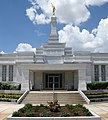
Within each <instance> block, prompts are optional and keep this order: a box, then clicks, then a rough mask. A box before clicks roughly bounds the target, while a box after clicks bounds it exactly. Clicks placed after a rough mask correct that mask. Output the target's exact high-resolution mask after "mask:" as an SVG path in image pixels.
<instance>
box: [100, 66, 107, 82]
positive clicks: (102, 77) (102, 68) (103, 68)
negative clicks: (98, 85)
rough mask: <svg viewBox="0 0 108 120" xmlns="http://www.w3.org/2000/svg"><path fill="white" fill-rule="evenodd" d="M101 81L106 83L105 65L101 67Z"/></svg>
mask: <svg viewBox="0 0 108 120" xmlns="http://www.w3.org/2000/svg"><path fill="white" fill-rule="evenodd" d="M101 79H102V81H105V80H106V70H105V65H101Z"/></svg>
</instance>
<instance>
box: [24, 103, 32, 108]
mask: <svg viewBox="0 0 108 120" xmlns="http://www.w3.org/2000/svg"><path fill="white" fill-rule="evenodd" d="M24 108H25V109H31V108H32V104H30V103H26V104H25V106H24Z"/></svg>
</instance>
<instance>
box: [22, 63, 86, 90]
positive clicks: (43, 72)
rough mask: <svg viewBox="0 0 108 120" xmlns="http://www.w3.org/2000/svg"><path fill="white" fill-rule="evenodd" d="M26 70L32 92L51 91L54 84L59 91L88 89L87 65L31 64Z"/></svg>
mask: <svg viewBox="0 0 108 120" xmlns="http://www.w3.org/2000/svg"><path fill="white" fill-rule="evenodd" d="M24 66H25V65H24ZM22 67H23V66H22ZM24 69H26V71H29V75H28V81H29V82H28V83H29V89H32V90H51V89H53V84H54V85H55V86H54V87H55V89H57V90H62V89H63V90H64V89H65V90H78V89H81V90H85V89H86V77H85V76H86V75H85V74H86V64H61V65H60V64H59V65H58V64H54V65H49V64H29V65H26V68H24ZM24 71H25V70H24ZM25 74H26V73H25ZM26 79H27V74H26Z"/></svg>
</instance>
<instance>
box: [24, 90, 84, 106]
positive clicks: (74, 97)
mask: <svg viewBox="0 0 108 120" xmlns="http://www.w3.org/2000/svg"><path fill="white" fill-rule="evenodd" d="M54 99H55V100H58V101H59V103H60V104H83V103H86V102H85V100H84V99H83V98H82V97H81V96H80V94H79V92H78V91H77V92H75V93H74V92H61V93H60V92H55V94H54ZM47 101H53V92H31V91H30V92H29V93H28V95H27V96H26V97H25V99H24V100H23V103H31V104H47Z"/></svg>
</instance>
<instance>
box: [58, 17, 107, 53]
mask: <svg viewBox="0 0 108 120" xmlns="http://www.w3.org/2000/svg"><path fill="white" fill-rule="evenodd" d="M106 26H108V18H106V19H101V21H100V22H99V25H98V27H97V28H95V29H94V30H93V31H92V32H91V33H89V31H87V30H86V29H83V30H82V31H81V30H80V28H79V27H77V26H75V27H74V26H72V25H66V26H65V27H64V28H63V30H60V31H59V32H58V34H59V39H60V42H66V45H67V46H71V47H72V48H73V49H74V50H90V51H94V52H97V51H101V52H107V51H108V27H106Z"/></svg>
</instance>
